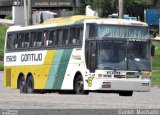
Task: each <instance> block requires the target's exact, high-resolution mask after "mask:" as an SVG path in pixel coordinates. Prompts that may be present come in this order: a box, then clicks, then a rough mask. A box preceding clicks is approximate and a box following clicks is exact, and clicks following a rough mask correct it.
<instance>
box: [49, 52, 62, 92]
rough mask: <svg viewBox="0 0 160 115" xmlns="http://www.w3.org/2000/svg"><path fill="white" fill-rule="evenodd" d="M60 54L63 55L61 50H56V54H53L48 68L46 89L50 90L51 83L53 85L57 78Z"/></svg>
mask: <svg viewBox="0 0 160 115" xmlns="http://www.w3.org/2000/svg"><path fill="white" fill-rule="evenodd" d="M62 54H63V50H56V53H55V56H54V59H53V61H52V65H51V68H50V72H49V76H48V80H47V83H46V89H52V87H53V83H54V81H55V78H56V76H57V71H58V67H59V65H60V61H61V57H62Z"/></svg>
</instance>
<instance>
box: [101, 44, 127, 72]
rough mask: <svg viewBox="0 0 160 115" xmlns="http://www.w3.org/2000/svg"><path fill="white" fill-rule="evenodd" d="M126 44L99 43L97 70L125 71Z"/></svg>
mask: <svg viewBox="0 0 160 115" xmlns="http://www.w3.org/2000/svg"><path fill="white" fill-rule="evenodd" d="M125 57H126V42H123V41H101V42H99V48H98V68H99V69H111V70H113V69H121V70H126V68H127V65H126V60H125Z"/></svg>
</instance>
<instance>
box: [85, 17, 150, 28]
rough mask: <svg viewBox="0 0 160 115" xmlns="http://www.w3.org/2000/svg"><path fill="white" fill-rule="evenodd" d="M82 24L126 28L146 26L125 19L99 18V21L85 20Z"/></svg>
mask: <svg viewBox="0 0 160 115" xmlns="http://www.w3.org/2000/svg"><path fill="white" fill-rule="evenodd" d="M84 23H97V24H109V25H126V26H127V25H128V26H148V25H147V23H144V22H140V21H135V20H126V19H116V18H99V19H86V20H85V21H84Z"/></svg>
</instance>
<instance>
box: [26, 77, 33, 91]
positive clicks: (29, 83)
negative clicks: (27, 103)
mask: <svg viewBox="0 0 160 115" xmlns="http://www.w3.org/2000/svg"><path fill="white" fill-rule="evenodd" d="M26 88H27V93H29V94H32V93H34V80H33V77H32V75H30V76H28V79H27V81H26Z"/></svg>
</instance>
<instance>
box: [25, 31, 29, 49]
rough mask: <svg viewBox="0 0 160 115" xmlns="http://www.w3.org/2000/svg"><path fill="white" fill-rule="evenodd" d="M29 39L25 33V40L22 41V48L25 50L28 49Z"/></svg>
mask: <svg viewBox="0 0 160 115" xmlns="http://www.w3.org/2000/svg"><path fill="white" fill-rule="evenodd" d="M29 39H30V35H29V33H25V40H24V47H25V48H29Z"/></svg>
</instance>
